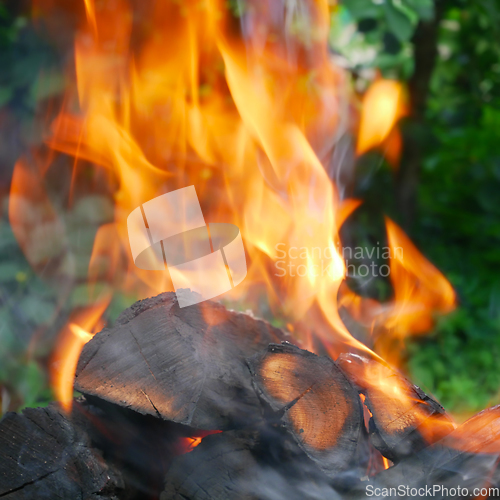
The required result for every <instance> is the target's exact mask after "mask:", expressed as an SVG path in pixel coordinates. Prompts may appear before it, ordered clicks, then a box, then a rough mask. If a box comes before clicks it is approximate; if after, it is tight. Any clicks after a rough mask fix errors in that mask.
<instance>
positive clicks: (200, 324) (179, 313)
mask: <svg viewBox="0 0 500 500" xmlns="http://www.w3.org/2000/svg"><path fill="white" fill-rule="evenodd" d="M186 293H189V292H186ZM283 338H284V334H283V332H282V331H281V330H278V329H277V328H274V327H272V326H271V325H269V324H268V323H266V322H264V321H262V320H258V319H255V318H253V317H252V316H250V315H248V314H242V313H237V312H232V311H228V310H227V309H225V308H224V307H223V306H222V305H220V304H218V303H216V302H212V301H206V302H203V303H200V304H197V305H194V306H191V307H186V308H180V307H179V305H178V303H177V298H176V295H175V294H174V293H164V294H161V295H159V296H157V297H154V298H151V299H147V300H143V301H140V302H137V303H136V304H134V305H133V306H132V307H131V308H129V309H127V310H126V311H125V312H124V313H123V314H122V315H121V316H120V317H119V318H118V320H117V321H116V324H115V326H114V327H113V328H111V329H105V330H103V331H102V332H100V333H98V334H97V335H95V337H94V338H93V339H92V340H91V341H90V342H89V343H88V344H86V345H85V347H84V349H83V352H82V354H81V357H80V360H79V363H78V367H77V371H76V379H75V388H76V389H77V390H78V391H80V392H82V393H83V394H86V395H92V396H98V397H99V398H101V399H103V400H106V401H110V402H113V403H116V404H118V405H121V406H124V407H127V408H131V409H133V410H135V411H138V412H140V413H145V414H151V415H156V416H158V417H161V418H163V419H166V420H171V421H174V422H178V423H182V424H185V425H189V426H191V427H195V428H198V429H227V428H231V427H235V426H241V425H246V424H248V423H250V422H253V421H255V420H256V419H258V418H259V416H260V405H259V400H258V398H257V396H256V394H255V392H254V390H253V388H252V384H251V378H250V374H249V371H248V368H247V366H246V364H245V358H247V357H249V356H252V354H254V353H255V352H257V351H260V350H262V349H264V348H265V347H267V345H268V344H269V343H270V342H279V341H280V340H282V339H283Z"/></svg>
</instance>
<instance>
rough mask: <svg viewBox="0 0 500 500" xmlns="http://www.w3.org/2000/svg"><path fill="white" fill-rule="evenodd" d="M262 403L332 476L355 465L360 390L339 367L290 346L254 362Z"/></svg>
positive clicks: (275, 347)
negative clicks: (275, 413) (353, 463)
mask: <svg viewBox="0 0 500 500" xmlns="http://www.w3.org/2000/svg"><path fill="white" fill-rule="evenodd" d="M249 365H250V369H251V371H252V374H253V377H254V384H255V386H256V389H257V391H258V392H259V394H260V395H261V397H262V398H263V399H264V400H265V401H266V402H267V403H268V404H269V405H270V406H271V408H272V409H273V410H274V411H275V412H279V413H280V414H281V419H282V422H283V423H284V425H285V426H286V427H287V429H288V430H289V432H290V433H291V434H292V435H293V437H294V438H295V439H296V441H297V443H298V444H299V446H300V447H301V448H302V449H303V450H304V451H305V453H306V454H307V455H308V456H309V457H310V458H311V459H312V460H313V461H315V462H316V463H317V464H318V466H319V467H320V468H321V469H322V470H323V471H324V472H325V473H327V474H328V475H331V476H334V475H336V474H337V473H338V472H339V471H341V470H343V469H346V468H348V467H349V466H350V465H352V462H353V459H354V456H355V453H356V449H357V445H358V441H359V439H360V435H361V426H362V419H363V414H362V409H361V402H360V399H359V396H358V394H357V392H356V390H355V389H354V388H353V386H352V385H351V383H350V382H349V380H348V379H347V378H346V377H345V375H344V374H343V373H342V372H341V371H340V370H339V369H338V368H337V366H336V364H335V363H334V362H333V361H332V360H331V359H330V358H327V357H319V356H316V355H315V354H312V353H310V352H308V351H304V350H302V349H299V348H298V347H295V346H293V345H291V344H289V343H282V344H270V345H269V347H268V349H267V351H265V352H264V353H263V354H257V355H256V356H255V357H254V358H252V359H251V360H250V361H249Z"/></svg>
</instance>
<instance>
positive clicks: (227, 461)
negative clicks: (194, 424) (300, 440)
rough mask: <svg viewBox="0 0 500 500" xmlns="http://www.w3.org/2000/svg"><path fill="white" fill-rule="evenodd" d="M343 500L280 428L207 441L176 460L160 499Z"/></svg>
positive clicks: (225, 434) (233, 433)
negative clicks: (320, 499)
mask: <svg viewBox="0 0 500 500" xmlns="http://www.w3.org/2000/svg"><path fill="white" fill-rule="evenodd" d="M283 498H286V499H287V500H306V499H311V500H312V499H318V498H322V499H323V498H324V499H331V500H335V499H340V496H339V494H338V493H337V492H336V490H335V489H334V487H333V486H332V484H331V480H330V478H328V476H326V475H325V474H324V473H323V472H321V471H320V470H319V469H318V468H317V467H316V466H315V464H314V463H313V462H312V461H311V460H310V459H309V458H308V457H307V456H306V455H305V454H304V452H303V451H302V450H300V448H299V447H298V446H297V444H296V443H295V442H294V441H293V440H290V437H289V435H288V433H286V432H283V431H282V430H281V431H280V430H279V429H272V428H267V429H260V430H258V431H257V430H254V431H227V432H223V433H222V434H214V435H211V436H207V437H205V438H204V439H203V440H202V441H201V443H200V444H199V445H198V446H197V447H196V448H195V449H194V450H193V451H192V452H190V453H187V454H186V455H183V456H181V457H178V458H176V459H175V461H174V463H173V465H172V467H171V469H170V470H169V471H168V473H167V475H166V481H165V491H164V492H163V493H162V495H161V497H160V500H248V499H259V500H278V499H280V500H281V499H283Z"/></svg>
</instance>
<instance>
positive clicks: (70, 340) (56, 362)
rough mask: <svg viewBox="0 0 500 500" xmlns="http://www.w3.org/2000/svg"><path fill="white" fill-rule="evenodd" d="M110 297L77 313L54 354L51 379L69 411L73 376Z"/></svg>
mask: <svg viewBox="0 0 500 500" xmlns="http://www.w3.org/2000/svg"><path fill="white" fill-rule="evenodd" d="M108 304H109V298H108V299H105V300H102V301H101V302H99V303H97V304H96V305H94V306H91V307H87V308H85V309H83V310H82V311H79V312H77V313H74V314H73V315H72V318H71V319H70V321H69V322H68V323H67V325H66V326H65V327H64V328H63V329H62V330H61V332H60V333H59V337H58V342H57V345H56V349H55V350H54V352H53V354H52V358H51V364H50V367H51V370H50V375H51V382H52V387H53V389H54V394H55V396H56V399H57V401H59V403H60V404H61V406H62V407H63V408H64V409H65V410H66V411H67V412H69V411H71V406H72V402H73V379H74V377H75V370H76V365H77V363H78V358H79V357H80V352H81V350H82V348H83V346H84V345H85V344H86V343H87V342H88V341H89V340H90V339H91V338H92V337H93V334H92V333H91V332H92V331H96V330H99V329H100V328H101V327H102V324H101V323H100V320H101V316H102V314H103V312H104V311H105V309H106V307H108Z"/></svg>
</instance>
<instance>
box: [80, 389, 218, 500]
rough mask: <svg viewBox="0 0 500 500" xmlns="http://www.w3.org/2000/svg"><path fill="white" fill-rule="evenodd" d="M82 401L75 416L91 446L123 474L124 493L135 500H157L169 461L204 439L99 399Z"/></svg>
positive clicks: (190, 429)
mask: <svg viewBox="0 0 500 500" xmlns="http://www.w3.org/2000/svg"><path fill="white" fill-rule="evenodd" d="M82 399H83V397H82V398H79V401H78V402H75V403H74V412H79V413H80V414H81V415H82V417H83V418H85V419H86V421H87V422H89V427H88V434H89V436H90V437H91V439H92V443H93V444H94V446H95V447H96V448H98V449H99V450H101V451H102V452H103V455H104V456H105V457H106V461H107V462H108V463H112V464H113V465H114V466H116V467H117V468H118V469H119V470H120V471H121V472H122V476H123V479H124V482H125V489H126V491H127V493H130V495H131V498H133V499H134V500H136V499H137V500H157V499H158V497H159V495H160V493H161V492H162V491H163V482H164V477H165V473H166V471H167V470H168V468H169V467H170V464H171V461H172V459H174V458H175V457H176V456H177V455H181V454H183V453H185V452H186V451H187V450H188V449H189V446H188V444H189V443H190V442H192V441H191V439H190V438H191V437H193V436H199V435H203V431H201V432H200V431H198V430H196V429H192V428H190V427H186V426H183V425H181V424H176V423H174V422H169V421H165V420H162V419H159V418H157V417H153V416H152V415H142V414H140V413H138V412H136V411H133V410H130V409H127V408H123V407H121V406H118V405H115V404H112V403H108V402H106V401H103V400H102V399H99V398H95V397H92V396H87V397H86V398H85V400H84V401H83V402H81V400H82ZM204 432H208V431H204Z"/></svg>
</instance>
